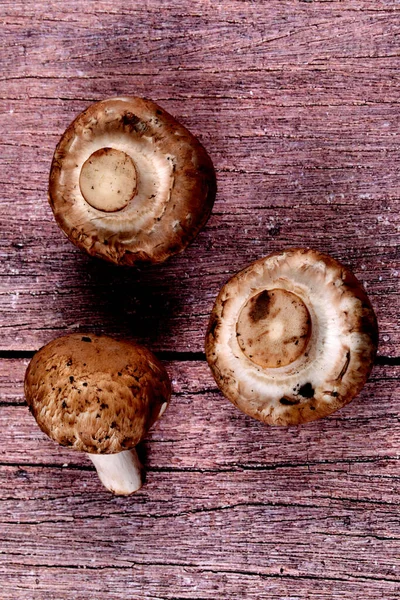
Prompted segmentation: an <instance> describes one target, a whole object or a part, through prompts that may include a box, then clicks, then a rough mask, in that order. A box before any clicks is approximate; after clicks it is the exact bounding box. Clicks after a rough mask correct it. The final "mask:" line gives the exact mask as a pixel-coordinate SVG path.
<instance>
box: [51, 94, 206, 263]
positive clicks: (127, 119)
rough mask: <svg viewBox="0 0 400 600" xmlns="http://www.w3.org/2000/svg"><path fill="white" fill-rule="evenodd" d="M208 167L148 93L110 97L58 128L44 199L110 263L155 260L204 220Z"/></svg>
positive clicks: (67, 229) (75, 236) (68, 229)
mask: <svg viewBox="0 0 400 600" xmlns="http://www.w3.org/2000/svg"><path fill="white" fill-rule="evenodd" d="M215 194H216V180H215V171H214V167H213V165H212V162H211V159H210V158H209V156H208V154H207V152H206V151H205V149H204V148H203V146H202V145H201V144H200V142H199V141H198V140H197V139H196V138H195V137H194V136H193V135H192V134H191V133H190V132H189V131H188V130H187V129H186V128H185V127H183V125H181V124H180V123H178V122H177V121H176V120H175V119H174V118H173V117H172V116H171V115H170V114H169V113H167V112H166V111H165V110H164V109H163V108H161V107H160V106H159V105H158V104H155V103H154V102H152V101H150V100H145V99H143V98H134V97H121V98H109V99H107V100H103V101H101V102H97V103H95V104H92V105H91V106H89V108H88V109H87V110H85V111H84V112H83V113H81V114H80V115H78V117H77V118H76V119H75V120H74V121H73V122H72V123H71V124H70V126H69V127H68V128H67V130H66V131H65V132H64V134H63V135H62V137H61V139H60V141H59V143H58V146H57V148H56V151H55V153H54V158H53V162H52V166H51V171H50V183H49V201H50V205H51V207H52V209H53V212H54V216H55V218H56V221H57V223H58V224H59V226H60V227H61V229H62V230H63V231H64V233H65V234H66V235H67V237H68V238H69V239H70V240H71V241H72V242H73V243H74V244H76V245H77V246H78V247H80V248H81V249H83V250H86V252H88V253H89V254H90V255H92V256H97V257H100V258H103V259H105V260H108V261H111V262H113V263H116V264H121V265H134V264H137V263H145V262H147V263H158V262H162V261H164V260H166V259H167V258H168V257H169V256H171V255H173V254H176V253H177V252H181V251H182V250H184V248H186V246H187V245H188V244H189V243H190V242H191V241H192V240H193V239H194V238H195V237H196V235H197V234H198V233H199V231H200V229H201V228H202V227H203V226H204V225H205V223H206V221H207V219H208V217H209V215H210V212H211V208H212V205H213V203H214V199H215Z"/></svg>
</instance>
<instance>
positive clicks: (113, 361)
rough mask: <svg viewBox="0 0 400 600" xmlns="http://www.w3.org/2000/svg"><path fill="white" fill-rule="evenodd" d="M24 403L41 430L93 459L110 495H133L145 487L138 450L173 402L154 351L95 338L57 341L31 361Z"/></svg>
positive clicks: (166, 380)
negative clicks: (137, 447)
mask: <svg viewBox="0 0 400 600" xmlns="http://www.w3.org/2000/svg"><path fill="white" fill-rule="evenodd" d="M25 396H26V400H27V402H28V406H29V409H30V411H31V412H32V414H33V416H34V417H35V419H36V421H37V423H38V425H39V427H40V428H41V430H42V431H44V433H46V434H47V435H48V436H49V437H50V438H52V439H53V440H54V441H56V442H58V443H59V444H61V445H62V446H68V447H70V448H72V449H73V450H79V451H82V452H87V453H88V456H89V458H90V459H91V460H92V462H93V464H94V466H95V467H96V470H97V473H98V475H99V477H100V480H101V481H102V483H103V484H104V485H105V487H106V488H107V489H108V490H110V491H111V492H113V493H114V494H119V495H128V494H132V493H133V492H136V491H137V490H138V489H139V488H140V487H141V485H142V482H141V465H140V462H139V459H138V457H137V454H136V451H135V449H134V448H135V446H136V445H137V444H138V443H139V442H140V441H141V440H142V439H143V438H144V437H145V435H146V434H147V431H148V430H149V428H150V427H151V426H152V425H153V423H154V422H155V421H156V420H157V419H159V418H160V417H161V415H162V414H163V412H164V411H165V409H166V407H167V404H168V402H169V399H170V396H171V385H170V381H169V378H168V375H167V373H166V371H165V369H164V367H163V365H162V364H161V363H160V362H159V361H158V360H157V358H156V357H155V356H154V355H153V354H152V353H151V352H150V351H149V350H147V348H144V347H143V346H139V345H138V344H134V343H131V342H126V341H116V340H114V339H112V338H110V337H106V336H94V335H90V334H83V335H82V334H72V335H67V336H65V337H61V338H58V339H56V340H53V341H52V342H50V343H49V344H47V345H46V346H44V347H43V348H41V349H40V350H39V351H38V352H37V353H36V354H35V356H34V357H33V358H32V360H31V362H30V364H29V366H28V369H27V371H26V375H25Z"/></svg>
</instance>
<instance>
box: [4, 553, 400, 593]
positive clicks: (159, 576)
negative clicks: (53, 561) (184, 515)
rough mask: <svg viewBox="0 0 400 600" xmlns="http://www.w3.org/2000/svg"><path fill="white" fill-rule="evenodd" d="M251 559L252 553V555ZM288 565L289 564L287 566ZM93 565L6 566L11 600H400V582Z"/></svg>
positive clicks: (178, 567) (5, 578)
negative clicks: (67, 566) (72, 566)
mask: <svg viewBox="0 0 400 600" xmlns="http://www.w3.org/2000/svg"><path fill="white" fill-rule="evenodd" d="M249 562H251V558H249ZM282 569H283V567H282ZM115 573H116V571H115V570H114V569H111V568H102V569H96V568H95V569H91V568H90V567H86V568H84V569H79V568H72V569H71V568H66V567H62V566H61V567H57V568H54V567H53V568H47V567H36V566H35V567H31V568H28V569H27V568H26V567H21V566H19V565H16V564H15V563H14V562H10V563H8V565H6V566H5V567H1V566H0V577H1V579H2V581H3V582H4V583H3V586H2V589H3V590H4V592H5V593H6V594H7V599H8V600H42V599H43V597H44V596H45V597H46V599H47V600H71V599H72V600H93V598H104V599H105V600H120V599H121V598H127V599H128V600H136V599H137V598H140V599H142V598H151V600H189V599H190V598H196V600H215V599H216V598H218V600H232V599H233V598H241V599H242V598H243V599H246V600H259V599H260V598H266V597H268V600H289V599H290V600H292V599H294V598H295V599H296V600H343V598H362V599H363V600H398V598H399V593H400V588H399V584H398V583H397V582H392V581H387V580H383V579H382V580H380V581H374V580H369V579H364V580H363V579H360V580H359V581H349V580H341V579H339V578H338V577H337V578H335V579H333V580H327V579H320V578H318V577H294V578H291V577H285V575H284V571H283V572H282V573H279V575H276V576H272V577H271V576H268V575H265V574H263V573H259V572H252V571H250V570H249V571H247V572H245V573H229V572H227V571H224V570H222V569H221V570H220V571H216V570H215V569H212V570H211V569H210V570H209V569H206V568H202V567H201V568H199V567H195V566H179V565H178V566H171V565H165V564H163V565H137V564H135V565H133V566H128V567H126V568H119V569H118V571H117V576H116V575H115Z"/></svg>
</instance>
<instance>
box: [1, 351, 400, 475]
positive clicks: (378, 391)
mask: <svg viewBox="0 0 400 600" xmlns="http://www.w3.org/2000/svg"><path fill="white" fill-rule="evenodd" d="M3 364H4V363H3ZM167 366H168V369H169V372H170V374H171V378H172V381H173V386H174V388H175V394H174V397H173V401H172V402H171V405H170V407H169V409H168V411H167V413H166V415H165V417H164V418H163V419H161V420H160V422H159V423H158V424H157V427H155V428H154V429H153V430H152V432H151V433H150V434H149V438H148V442H147V443H145V444H143V446H142V454H143V458H144V460H145V463H146V464H147V465H148V467H149V468H157V469H171V468H172V469H197V470H202V469H207V470H219V469H222V470H223V469H228V470H230V469H236V468H251V469H257V468H260V467H261V468H267V467H269V468H276V467H277V466H279V465H307V464H308V465H311V464H316V463H324V462H326V461H328V462H330V461H333V462H337V461H339V462H343V463H351V462H357V461H373V460H377V459H378V458H379V459H386V458H397V457H399V450H398V445H397V439H398V437H399V436H400V429H399V422H398V403H399V401H400V397H399V391H398V390H399V385H398V379H399V367H382V366H377V367H375V369H374V372H373V375H372V377H371V379H370V381H369V382H368V383H367V385H366V386H365V388H364V390H363V392H362V393H361V395H360V396H359V397H358V398H356V399H355V400H353V402H352V403H350V404H349V405H348V406H347V407H345V408H344V409H342V410H341V411H339V412H337V413H335V414H334V415H332V416H331V417H329V418H327V419H322V420H320V421H316V422H314V423H310V424H307V425H305V426H302V427H297V428H296V427H293V428H269V427H266V426H264V425H263V424H262V423H259V422H258V421H255V420H254V419H251V418H250V417H247V416H245V415H243V414H242V413H241V412H240V411H238V410H237V409H236V408H235V407H234V406H233V405H231V403H230V402H228V401H227V400H226V399H225V398H224V397H223V396H222V395H221V394H220V393H219V391H218V390H217V389H216V386H215V383H214V382H213V379H212V376H211V373H210V371H209V369H208V367H207V365H206V364H205V363H201V362H200V363H195V364H193V363H191V362H186V363H180V364H177V363H170V364H169V365H167ZM22 370H23V369H22V365H21V371H22ZM1 371H2V372H3V374H4V373H5V372H6V371H7V366H6V364H4V366H3V367H2V369H1ZM192 373H193V377H192ZM21 375H22V373H21ZM3 376H4V375H3ZM12 377H15V375H14V376H12ZM188 382H190V383H188ZM11 385H13V384H12V383H11ZM21 385H22V384H20V386H21ZM5 388H6V385H5ZM6 389H7V388H6ZM8 393H9V392H8ZM21 393H22V387H20V390H19V394H18V396H17V402H20V401H21ZM0 429H1V430H2V431H3V432H4V433H3V438H2V439H3V442H2V444H1V445H0V463H3V464H20V465H23V464H35V465H63V464H65V463H68V464H69V465H77V466H83V465H87V464H88V463H87V461H86V459H85V457H84V456H81V455H80V454H78V453H75V452H72V451H69V450H67V449H64V448H60V447H58V446H57V445H56V444H54V443H53V442H52V441H51V440H49V439H48V438H47V437H46V436H45V435H44V434H43V433H42V432H41V431H40V430H39V429H38V427H37V425H36V423H35V421H34V419H33V417H32V416H31V415H30V414H29V412H28V409H27V407H26V406H23V405H17V406H10V405H9V404H5V405H3V406H2V405H0Z"/></svg>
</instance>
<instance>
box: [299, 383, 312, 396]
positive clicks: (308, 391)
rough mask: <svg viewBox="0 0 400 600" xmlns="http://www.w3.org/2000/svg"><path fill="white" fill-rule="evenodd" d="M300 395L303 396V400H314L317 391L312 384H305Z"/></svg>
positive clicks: (300, 390)
mask: <svg viewBox="0 0 400 600" xmlns="http://www.w3.org/2000/svg"><path fill="white" fill-rule="evenodd" d="M298 393H299V394H300V396H303V398H313V397H314V394H315V391H314V388H313V386H312V385H311V383H305V384H304V385H302V386H301V388H300V389H299V391H298Z"/></svg>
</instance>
